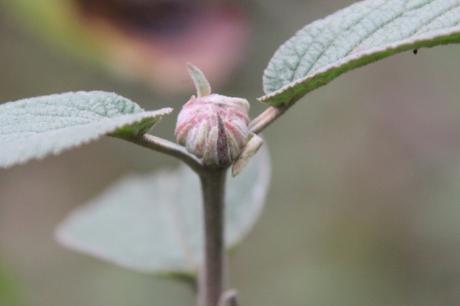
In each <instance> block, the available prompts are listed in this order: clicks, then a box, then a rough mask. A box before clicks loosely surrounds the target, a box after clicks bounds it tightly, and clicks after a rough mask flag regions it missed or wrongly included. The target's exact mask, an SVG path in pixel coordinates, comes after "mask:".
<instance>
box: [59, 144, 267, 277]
mask: <svg viewBox="0 0 460 306" xmlns="http://www.w3.org/2000/svg"><path fill="white" fill-rule="evenodd" d="M269 176H270V163H269V160H268V154H267V152H266V151H264V150H262V151H261V152H260V153H259V154H258V155H256V156H255V157H254V159H253V160H252V161H251V162H250V164H249V165H248V167H247V168H246V169H244V171H243V172H242V173H241V174H240V175H239V176H238V177H237V178H230V177H229V180H228V182H229V184H228V191H227V206H226V226H227V232H226V234H227V235H226V239H227V246H228V247H232V246H235V245H236V244H237V243H238V242H239V241H240V240H241V239H242V238H243V237H244V236H245V235H246V233H247V232H248V231H249V230H250V228H251V227H252V226H253V224H254V223H255V222H256V220H257V218H258V216H259V214H260V212H261V211H262V208H263V206H264V202H265V196H266V193H267V189H268V183H269ZM199 190H200V186H199V180H198V178H197V176H196V175H195V174H194V173H192V172H191V171H190V170H189V169H188V168H185V166H184V167H181V168H179V169H177V170H176V171H170V172H168V171H164V172H159V173H154V174H149V175H144V176H139V175H135V176H130V177H126V178H124V179H122V180H120V181H119V182H117V183H115V184H114V185H113V186H111V187H110V188H108V189H107V190H106V191H105V192H103V193H102V194H101V195H100V196H98V197H97V198H95V199H94V200H92V201H90V202H89V203H88V204H87V205H85V206H83V207H81V208H79V209H77V210H75V211H74V212H73V213H71V214H70V216H69V217H68V218H67V219H66V220H65V221H64V222H63V223H62V224H61V225H60V226H59V227H58V229H57V232H56V236H57V239H58V241H59V242H61V243H62V244H63V245H65V246H67V247H69V248H71V249H74V250H77V251H79V252H82V253H86V254H90V255H93V256H96V257H98V258H101V259H105V260H108V261H110V262H113V263H115V264H118V265H121V266H124V267H127V268H130V269H134V270H137V271H141V272H149V273H178V274H186V275H191V274H194V273H196V268H197V265H198V263H199V262H200V261H201V258H202V256H203V255H202V246H203V238H202V236H203V235H202V216H201V215H202V209H201V195H200V192H199Z"/></svg>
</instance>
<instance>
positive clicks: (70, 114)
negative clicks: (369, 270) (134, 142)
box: [0, 91, 172, 168]
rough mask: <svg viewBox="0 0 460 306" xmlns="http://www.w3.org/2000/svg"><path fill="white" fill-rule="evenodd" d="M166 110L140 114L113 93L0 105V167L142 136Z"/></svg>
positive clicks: (37, 99) (132, 103)
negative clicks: (105, 139)
mask: <svg viewBox="0 0 460 306" xmlns="http://www.w3.org/2000/svg"><path fill="white" fill-rule="evenodd" d="M171 111H172V109H170V108H163V109H160V110H157V111H151V112H146V111H144V110H143V109H142V108H140V107H139V106H138V105H137V104H136V103H134V102H132V101H130V100H128V99H126V98H123V97H121V96H118V95H116V94H114V93H108V92H102V91H92V92H74V93H64V94H56V95H50V96H43V97H36V98H30V99H23V100H19V101H16V102H9V103H5V104H2V105H0V168H6V167H10V166H14V165H17V164H22V163H25V162H27V161H29V160H32V159H41V158H44V157H45V156H47V155H50V154H53V155H56V154H59V153H61V152H62V151H64V150H68V149H71V148H74V147H77V146H79V145H82V144H85V143H88V142H90V141H93V140H96V139H98V138H100V137H101V136H103V135H109V134H110V135H112V136H118V137H126V136H128V135H136V134H139V133H143V132H145V131H146V130H148V129H149V128H150V127H152V126H153V125H154V124H155V123H156V122H157V121H158V120H160V118H161V117H162V116H163V115H165V114H168V113H170V112H171Z"/></svg>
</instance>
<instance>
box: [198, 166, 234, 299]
mask: <svg viewBox="0 0 460 306" xmlns="http://www.w3.org/2000/svg"><path fill="white" fill-rule="evenodd" d="M226 172H227V169H213V170H207V171H206V173H204V174H202V175H200V178H201V189H202V192H203V208H204V222H205V226H204V235H205V254H204V267H203V274H202V277H203V279H202V281H201V282H200V283H201V286H202V287H201V288H200V289H199V291H200V294H201V301H200V302H201V303H202V305H200V306H217V305H218V303H219V299H220V297H221V295H222V292H223V290H224V273H225V268H224V246H225V241H224V220H225V217H224V213H225V203H224V199H225V178H226Z"/></svg>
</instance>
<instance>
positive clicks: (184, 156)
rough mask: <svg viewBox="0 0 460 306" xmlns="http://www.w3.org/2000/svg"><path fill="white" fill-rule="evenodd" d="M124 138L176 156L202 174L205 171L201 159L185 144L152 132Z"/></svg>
mask: <svg viewBox="0 0 460 306" xmlns="http://www.w3.org/2000/svg"><path fill="white" fill-rule="evenodd" d="M123 139H125V140H128V141H130V142H133V143H135V144H138V145H140V146H143V147H145V148H148V149H151V150H154V151H157V152H161V153H164V154H167V155H170V156H173V157H176V158H178V159H180V160H182V161H183V162H184V163H186V164H187V165H189V166H190V168H192V169H193V170H194V171H195V172H196V173H198V174H202V173H203V172H204V168H203V165H202V163H201V160H200V159H199V158H197V157H196V156H195V155H193V154H191V153H189V152H187V150H186V149H185V148H184V147H183V146H180V145H177V144H175V143H174V142H171V141H169V140H166V139H163V138H160V137H157V136H153V135H150V134H143V135H140V136H135V137H130V138H123Z"/></svg>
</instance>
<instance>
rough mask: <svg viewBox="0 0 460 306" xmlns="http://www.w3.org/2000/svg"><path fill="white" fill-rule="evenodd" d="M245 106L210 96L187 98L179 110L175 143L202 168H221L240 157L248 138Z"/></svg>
mask: <svg viewBox="0 0 460 306" xmlns="http://www.w3.org/2000/svg"><path fill="white" fill-rule="evenodd" d="M248 112H249V102H248V101H247V100H246V99H242V98H234V97H226V96H222V95H218V94H210V95H206V96H201V97H195V96H193V97H191V98H190V100H189V101H188V102H187V103H186V104H185V105H184V106H183V107H182V110H181V112H180V113H179V117H178V118H177V125H176V131H175V133H176V139H177V142H178V143H179V144H181V145H184V146H185V147H186V149H187V151H189V152H190V153H192V154H194V155H196V156H198V157H200V158H202V159H203V163H204V164H205V165H208V166H210V165H214V166H218V167H225V166H228V165H230V164H231V163H232V162H233V161H234V160H235V159H236V158H237V157H238V156H239V155H240V153H241V150H242V149H243V147H244V146H245V145H246V143H247V141H248V135H249V128H248V124H249V117H248Z"/></svg>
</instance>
